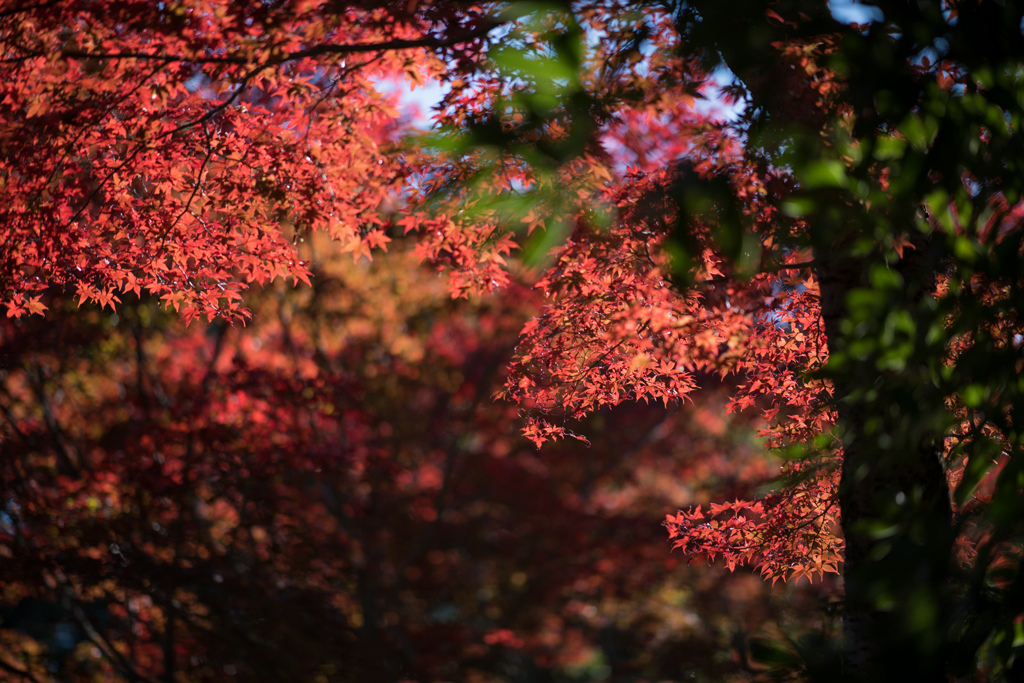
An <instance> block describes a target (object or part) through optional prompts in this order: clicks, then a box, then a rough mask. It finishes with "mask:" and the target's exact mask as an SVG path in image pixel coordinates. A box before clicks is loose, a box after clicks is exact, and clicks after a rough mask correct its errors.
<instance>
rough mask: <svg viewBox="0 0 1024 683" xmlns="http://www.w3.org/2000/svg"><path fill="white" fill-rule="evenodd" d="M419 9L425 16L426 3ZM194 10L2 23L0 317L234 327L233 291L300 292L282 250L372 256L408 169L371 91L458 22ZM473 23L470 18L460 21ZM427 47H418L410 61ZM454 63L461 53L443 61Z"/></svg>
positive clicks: (88, 7)
mask: <svg viewBox="0 0 1024 683" xmlns="http://www.w3.org/2000/svg"><path fill="white" fill-rule="evenodd" d="M428 5H429V3H428ZM393 10H394V8H390V7H389V6H388V5H387V4H385V3H381V4H380V5H379V6H375V4H374V3H363V4H359V5H353V6H351V7H346V8H338V9H332V7H331V3H323V2H309V1H305V0H303V1H295V2H284V3H274V4H265V3H256V4H250V5H246V4H237V3H231V2H222V1H208V0H195V1H188V2H173V3H165V4H162V5H160V6H159V7H154V6H153V4H152V3H149V2H121V3H115V4H111V5H109V6H107V5H103V6H102V7H100V6H97V5H96V4H95V3H91V2H62V3H59V4H57V5H46V6H45V7H43V8H39V9H33V8H31V7H29V8H16V7H12V8H8V7H6V5H5V6H4V8H3V11H2V12H0V54H2V62H0V118H2V119H3V121H4V132H3V133H2V135H0V193H2V202H0V204H2V208H0V222H2V223H3V225H4V226H5V231H6V232H5V239H4V240H3V245H2V247H0V303H3V304H4V305H5V306H6V307H7V312H8V315H10V316H15V317H17V316H20V315H24V314H26V313H41V312H42V310H43V308H42V303H41V300H40V298H39V293H40V292H41V291H42V290H44V289H45V288H46V287H48V286H52V285H56V286H59V287H62V288H64V289H65V290H70V291H73V292H74V293H75V295H76V296H77V297H78V298H79V301H80V302H85V301H95V302H98V303H100V304H101V305H105V306H106V305H109V306H111V307H114V306H115V305H116V304H117V303H119V302H120V301H121V297H122V296H123V295H124V294H126V293H132V294H134V295H136V296H138V295H140V294H141V293H142V292H146V293H149V294H152V295H155V296H158V297H160V298H161V299H162V300H163V301H164V302H165V304H166V305H168V306H172V307H173V308H174V309H175V310H177V311H179V312H180V314H181V315H182V317H183V318H184V319H185V320H191V319H193V318H195V317H197V316H200V315H205V316H207V317H208V318H211V319H212V318H213V317H224V318H228V319H233V318H238V317H243V318H244V317H246V316H247V314H246V313H245V310H244V309H243V308H242V306H241V303H240V298H241V296H240V293H241V291H242V290H244V289H245V288H246V287H247V286H248V284H249V283H252V282H257V283H264V282H267V281H269V280H273V279H274V278H283V277H292V278H294V279H295V280H296V281H304V282H308V279H309V270H308V268H307V266H306V264H305V263H303V262H302V261H301V260H300V259H299V257H298V256H297V254H296V251H295V242H296V241H298V240H300V239H302V238H303V236H304V235H306V234H308V233H309V232H314V231H324V232H327V233H329V234H330V235H331V236H332V237H334V238H335V239H336V240H338V241H340V242H341V243H342V245H343V248H344V249H345V250H346V251H349V252H352V254H353V256H354V257H355V258H359V257H360V256H364V255H365V256H368V255H369V253H370V250H371V249H373V248H375V247H381V246H384V245H385V244H386V242H387V239H388V238H387V237H386V236H385V235H384V233H383V231H382V228H383V227H384V225H385V223H386V222H387V212H388V207H389V206H391V205H392V204H393V201H394V199H395V197H397V196H400V194H401V186H402V182H403V179H404V178H405V177H406V176H407V175H408V173H409V166H408V163H407V162H406V160H405V159H404V158H403V157H402V156H401V155H399V154H395V153H391V152H390V149H389V148H391V147H392V146H393V144H394V142H395V141H396V135H397V129H396V126H395V122H396V120H397V118H398V112H397V111H396V110H395V108H394V102H393V98H392V97H391V96H387V95H383V94H381V93H380V92H379V89H378V88H377V83H378V82H379V81H380V80H382V79H386V78H393V77H399V78H405V77H410V78H414V79H420V80H422V78H423V77H429V76H432V75H435V74H436V73H438V72H439V71H441V70H442V68H443V63H442V62H441V60H440V59H439V58H438V57H437V56H436V55H435V53H434V52H429V51H428V49H430V48H433V49H441V48H446V49H447V48H448V47H449V46H451V45H454V44H455V43H458V42H460V39H461V41H462V42H463V43H466V44H469V43H471V42H472V41H473V40H476V39H478V38H480V37H482V36H483V34H484V31H485V29H486V28H489V25H486V24H484V25H483V28H482V27H481V24H480V23H479V22H480V21H482V18H481V17H482V15H481V14H480V13H479V12H474V11H472V10H471V9H468V8H467V9H466V11H463V12H460V13H457V14H456V13H453V12H447V13H445V12H441V11H439V10H438V9H437V8H430V7H429V6H424V7H422V8H421V7H419V3H408V6H407V7H406V8H405V9H403V10H402V11H398V12H396V11H393ZM474 22H475V23H474ZM425 48H426V49H425ZM448 53H449V54H450V55H455V56H458V55H464V54H465V50H464V49H462V48H460V50H455V51H453V50H450V49H449V50H448Z"/></svg>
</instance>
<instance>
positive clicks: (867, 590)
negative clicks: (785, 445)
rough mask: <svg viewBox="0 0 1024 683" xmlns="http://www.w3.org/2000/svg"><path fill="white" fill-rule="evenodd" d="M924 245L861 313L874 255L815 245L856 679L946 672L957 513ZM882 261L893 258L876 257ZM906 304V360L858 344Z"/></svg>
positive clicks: (919, 677)
mask: <svg viewBox="0 0 1024 683" xmlns="http://www.w3.org/2000/svg"><path fill="white" fill-rule="evenodd" d="M920 246H921V247H922V248H920V249H916V250H911V251H908V252H907V258H905V259H904V260H903V261H901V263H900V264H898V265H897V266H896V267H895V268H894V270H895V272H897V273H899V275H900V277H901V278H902V282H903V287H902V288H901V289H899V288H890V290H888V291H872V292H871V296H877V297H885V298H881V299H878V300H877V301H881V302H883V303H882V304H881V305H880V306H879V307H878V309H877V310H874V309H872V310H873V314H868V315H865V314H864V313H863V311H861V312H860V313H858V314H856V315H854V316H850V315H849V311H848V308H847V302H848V300H849V295H850V293H851V292H852V291H854V290H857V289H861V290H866V289H868V288H869V282H870V277H869V274H870V272H871V270H870V269H871V267H872V265H873V264H872V262H871V261H872V259H870V258H853V257H850V256H844V255H843V252H844V251H846V250H845V249H844V248H842V245H834V244H833V245H829V248H827V249H818V250H816V261H817V263H818V264H819V265H818V268H817V275H818V278H819V282H820V287H821V311H822V317H823V320H824V325H825V331H826V335H827V339H828V346H829V350H830V352H831V354H832V360H833V361H834V362H835V364H834V365H833V364H832V363H830V367H831V373H832V374H831V378H832V381H833V383H834V387H835V399H836V410H837V423H838V434H839V438H840V440H841V443H842V446H843V454H844V460H843V467H842V476H841V481H840V506H841V511H842V521H843V533H844V535H845V538H846V555H845V565H844V578H845V587H846V598H845V601H846V602H845V612H844V670H845V672H846V676H847V679H848V680H852V681H861V680H870V681H890V680H892V681H910V680H913V681H945V680H946V674H945V668H946V667H945V663H944V659H943V645H944V643H945V638H946V633H945V623H946V621H947V619H948V611H949V610H948V585H947V584H948V566H949V561H950V553H951V547H952V516H951V509H950V502H949V492H948V486H947V484H946V478H945V474H944V471H943V466H942V463H941V460H940V457H941V446H942V434H941V424H942V421H941V412H942V408H943V402H942V396H941V395H939V392H938V391H937V390H935V389H934V387H933V386H932V385H931V383H930V382H929V381H928V380H927V372H926V371H924V369H923V366H921V365H920V363H921V362H922V361H921V358H920V357H919V355H920V353H923V351H922V350H921V349H920V347H921V346H923V339H924V331H923V330H922V329H921V328H922V325H921V324H920V323H921V321H920V319H919V318H920V312H921V311H927V310H928V308H927V302H926V299H928V298H929V297H930V295H931V291H932V289H933V286H934V275H933V272H934V271H931V270H929V268H928V267H927V266H928V264H927V263H926V260H927V259H926V257H927V255H926V253H925V249H924V247H925V246H926V245H920ZM874 267H876V268H877V267H882V268H884V267H885V265H884V263H881V262H880V261H877V260H876V261H875V264H874ZM899 309H902V310H904V311H906V312H907V313H909V314H910V315H911V316H916V317H915V320H916V321H917V322H918V325H917V327H916V331H915V332H914V337H915V340H916V341H915V342H914V343H915V348H914V350H913V351H912V352H911V353H910V355H909V360H908V362H907V363H906V366H905V367H902V368H901V367H899V366H898V364H897V365H896V366H895V367H893V366H892V365H891V364H890V365H887V364H886V363H882V362H879V360H878V358H879V355H878V354H879V353H882V352H884V351H885V350H886V349H884V348H877V349H876V350H875V351H874V352H872V353H864V351H863V349H864V348H869V347H865V346H863V345H862V346H861V347H860V348H859V349H857V348H855V347H854V346H853V344H855V343H856V342H857V341H858V340H863V339H865V338H870V337H872V336H873V337H874V338H875V339H881V340H885V339H886V337H885V335H884V334H881V331H882V330H884V329H885V326H886V320H887V318H888V317H889V316H891V315H892V314H893V311H896V310H899ZM847 318H849V320H848V322H846V323H845V324H844V322H843V321H844V319H847ZM872 318H874V319H872ZM925 329H926V326H925Z"/></svg>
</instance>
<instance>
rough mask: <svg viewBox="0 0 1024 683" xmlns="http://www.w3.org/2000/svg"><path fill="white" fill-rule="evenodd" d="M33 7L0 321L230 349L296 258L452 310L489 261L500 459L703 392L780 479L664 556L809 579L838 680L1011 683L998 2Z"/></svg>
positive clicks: (1009, 368)
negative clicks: (503, 416) (511, 325)
mask: <svg viewBox="0 0 1024 683" xmlns="http://www.w3.org/2000/svg"><path fill="white" fill-rule="evenodd" d="M44 5H45V6H38V7H26V8H19V7H11V8H9V9H4V10H2V11H0V21H2V22H3V25H2V33H0V35H2V36H3V40H4V42H3V45H4V58H3V59H4V61H3V68H4V75H5V79H4V85H3V86H0V87H3V88H4V89H5V95H4V98H3V99H2V100H0V106H2V107H4V108H5V109H4V110H3V112H4V119H5V120H6V121H10V123H11V125H10V126H9V127H8V129H7V131H6V132H5V133H4V138H3V142H2V145H3V147H2V150H3V154H2V158H3V162H4V164H5V168H4V172H3V183H4V197H5V203H4V208H3V209H2V210H3V211H4V212H5V213H4V214H3V220H4V226H5V230H6V231H7V232H6V234H5V235H6V236H7V237H9V239H6V240H5V242H4V247H3V248H4V250H5V253H4V261H3V265H2V267H0V278H2V282H3V288H4V295H3V296H4V301H5V304H6V306H7V310H8V315H9V316H10V317H12V318H15V319H18V318H20V317H21V316H23V315H25V314H28V313H34V314H40V313H44V312H45V307H46V306H47V304H46V303H44V302H45V301H47V300H48V299H47V296H48V294H47V292H48V288H51V287H55V288H58V289H61V288H63V289H65V290H73V291H74V292H75V294H76V296H77V297H78V299H79V301H80V302H88V301H94V302H96V303H99V304H101V305H108V306H111V307H113V306H115V305H120V304H122V303H123V301H122V297H123V296H124V294H125V293H126V292H132V293H134V295H145V296H156V297H159V298H161V299H162V300H163V301H164V302H165V303H166V304H168V305H171V306H172V307H174V308H175V309H176V310H178V311H179V312H180V313H181V314H182V316H183V317H184V318H185V319H186V320H191V319H193V318H195V317H197V316H200V315H206V316H208V317H210V318H211V319H212V318H215V317H218V316H219V317H222V318H227V319H232V318H237V317H239V316H241V317H245V316H246V315H247V312H246V310H245V309H244V308H243V307H242V306H241V304H240V303H239V299H240V292H241V290H243V289H244V288H245V286H246V284H247V283H252V282H255V283H259V284H264V283H268V282H269V281H270V280H272V279H273V278H275V277H280V276H292V277H294V278H296V279H298V280H307V279H308V276H309V270H308V265H307V264H306V263H304V262H303V261H302V259H301V258H300V257H299V255H298V251H297V249H296V244H295V242H298V241H299V240H301V239H304V238H307V237H309V236H310V235H312V234H314V233H317V232H324V233H326V234H329V235H331V236H333V237H334V238H335V239H337V240H338V241H339V242H340V243H341V248H342V249H344V250H345V251H346V252H350V253H352V254H353V255H354V256H355V257H356V258H357V259H358V258H361V257H364V256H367V255H369V253H370V250H371V249H373V248H376V247H384V246H386V245H387V243H388V242H389V241H390V240H392V239H394V238H396V237H398V236H399V235H400V234H402V233H406V232H411V233H415V234H417V235H418V237H417V238H416V240H417V241H416V246H415V247H414V248H413V253H415V254H416V255H417V256H418V257H420V258H421V259H422V260H426V261H429V262H430V263H431V264H436V265H440V266H446V267H448V268H449V270H450V280H449V283H450V289H451V293H452V294H453V295H455V296H457V297H458V296H462V297H465V296H473V295H474V294H476V293H478V292H480V291H487V290H493V289H495V288H497V287H500V286H501V285H506V284H508V283H509V282H510V281H511V279H510V274H509V272H510V271H509V268H508V260H509V258H510V256H511V255H512V254H513V253H514V252H515V251H516V249H517V247H522V250H523V253H524V254H525V256H526V261H527V263H529V264H532V265H533V266H538V265H540V266H543V273H542V275H541V277H540V280H539V282H538V288H539V290H540V291H541V292H543V294H545V295H546V297H547V304H546V305H545V308H544V309H543V311H541V313H540V314H539V315H538V316H537V317H535V318H534V319H532V320H531V321H529V322H527V323H526V325H525V327H524V328H523V335H522V337H521V339H520V342H519V345H518V347H517V355H516V357H515V358H514V359H513V361H512V363H511V365H510V367H509V375H508V379H507V382H506V384H505V389H504V391H503V392H502V393H503V396H504V397H505V398H507V399H512V400H513V401H515V402H517V403H519V404H520V406H522V408H523V409H524V411H525V412H526V430H525V434H526V436H527V437H529V438H530V439H532V440H534V441H535V442H537V443H538V444H539V443H541V442H544V441H546V440H549V439H551V438H553V437H562V436H574V435H575V434H574V431H575V432H578V433H579V434H580V435H584V436H583V437H581V438H586V437H585V435H586V434H587V429H586V426H585V425H582V426H579V427H576V426H574V422H575V421H577V420H580V419H582V418H585V417H586V416H587V415H591V414H594V413H600V412H601V411H604V410H607V409H608V408H609V407H611V406H615V405H619V404H621V403H623V402H625V401H660V402H663V403H666V404H667V403H671V402H675V401H678V400H681V399H686V398H687V397H691V398H692V397H694V396H696V395H697V391H698V389H699V388H701V387H705V386H706V385H707V384H708V378H709V377H713V376H717V377H719V378H728V381H729V382H731V385H730V386H732V388H733V392H732V400H731V403H730V409H731V410H733V411H738V412H741V413H743V414H745V415H746V414H747V413H746V412H744V411H753V412H755V413H759V414H760V415H761V417H762V418H763V419H764V420H765V423H766V426H765V428H764V429H763V431H762V435H763V437H764V438H765V443H766V445H767V446H768V447H769V448H770V449H773V450H774V451H775V452H776V453H777V454H779V455H781V456H782V457H783V459H784V464H783V466H782V476H781V479H780V480H779V481H778V482H777V484H778V485H777V486H776V488H775V491H774V492H772V493H768V494H766V495H762V496H754V495H740V496H738V497H737V499H736V500H734V501H731V502H718V503H711V502H710V501H708V502H706V503H705V504H703V505H700V506H699V507H695V508H690V509H688V510H683V511H681V512H679V513H677V514H674V515H670V516H669V518H668V519H667V522H666V524H667V526H668V529H669V533H670V536H671V537H672V539H673V541H674V543H675V545H676V546H677V547H678V548H681V549H682V550H683V551H684V552H686V553H688V554H689V555H690V556H691V557H692V556H696V555H701V554H703V555H707V556H709V557H712V558H714V557H722V558H724V559H725V561H726V563H727V565H728V566H729V567H730V568H733V567H735V566H737V565H738V564H752V565H754V566H755V567H757V568H758V569H759V570H760V572H761V573H762V574H763V575H764V576H765V577H767V578H771V579H772V580H773V581H774V580H775V579H778V578H787V579H790V580H796V579H799V578H802V577H815V576H821V575H822V574H825V573H837V572H839V571H840V570H841V571H842V572H843V575H844V588H845V598H844V610H843V611H844V648H843V655H842V662H841V664H842V667H843V675H845V676H847V677H848V678H850V679H853V680H860V679H864V678H868V677H872V678H878V677H880V676H881V677H883V678H885V679H892V680H904V679H907V678H908V677H917V678H919V679H921V680H944V679H945V676H946V675H947V674H949V673H954V674H957V675H962V676H967V675H978V676H985V677H991V678H993V679H996V678H999V677H1004V678H1008V677H1012V676H1013V675H1014V674H1015V671H1016V669H1019V667H1020V664H1019V663H1016V662H1018V659H1019V658H1018V654H1019V652H1018V650H1019V648H1020V647H1021V646H1020V645H1019V644H1015V643H1017V640H1018V639H1017V637H1016V629H1017V621H1018V618H1019V615H1020V614H1021V613H1024V605H1021V598H1020V584H1019V582H1020V580H1021V579H1020V573H1019V571H1018V570H1017V567H1018V562H1019V556H1020V550H1019V548H1020V542H1019V540H1020V533H1021V530H1020V528H1019V523H1018V522H1017V520H1019V519H1020V517H1021V515H1020V514H1019V513H1020V512H1021V509H1020V508H1021V496H1020V491H1019V486H1018V483H1017V479H1018V472H1017V469H1016V468H1018V467H1020V466H1021V464H1022V463H1024V460H1022V459H1021V458H1019V457H1017V458H1015V457H1014V455H1015V454H1016V452H1017V450H1019V448H1020V430H1019V427H1018V426H1015V425H1016V424H1017V423H1019V421H1020V418H1019V415H1017V414H1016V413H1019V411H1020V403H1021V399H1020V395H1021V392H1022V391H1024V387H1022V385H1021V384H1020V382H1019V381H1016V380H1015V376H1014V373H1018V374H1019V373H1020V370H1021V357H1020V354H1021V347H1022V343H1021V328H1020V323H1019V318H1018V315H1019V314H1018V310H1017V308H1018V306H1019V303H1018V302H1019V301H1020V300H1021V297H1020V291H1019V290H1020V287H1021V277H1020V262H1021V230H1020V218H1021V210H1020V204H1019V202H1020V197H1019V186H1020V184H1021V183H1020V181H1021V177H1020V171H1019V169H1018V167H1017V162H1016V161H1015V160H1016V159H1019V158H1021V155H1020V151H1021V150H1020V149H1019V145H1020V143H1019V137H1018V136H1017V134H1016V131H1017V129H1018V128H1019V125H1020V115H1021V111H1020V108H1021V105H1020V98H1019V97H1018V93H1019V90H1020V85H1019V77H1020V69H1021V63H1022V55H1024V52H1022V50H1024V47H1022V40H1024V39H1022V37H1021V35H1020V30H1019V27H1020V25H1021V19H1022V16H1024V12H1022V11H1021V9H1020V8H1019V7H1018V6H1017V5H1016V4H1015V3H1013V2H1005V3H995V2H987V1H985V0H983V1H982V2H979V3H954V2H948V3H935V4H929V3H925V4H921V5H919V6H915V7H909V6H907V7H903V6H900V7H889V6H886V7H874V6H868V5H864V6H862V13H863V15H862V17H861V18H860V19H858V21H861V22H862V23H859V24H854V25H850V24H849V22H847V23H844V22H841V21H838V20H836V19H835V18H834V17H833V16H832V14H831V12H830V11H829V9H828V7H827V5H825V4H824V3H800V2H783V1H780V2H754V1H753V0H751V1H749V2H741V3H739V4H738V5H737V4H731V5H730V6H728V7H723V6H716V5H714V4H712V3H704V2H671V1H667V0H666V1H655V0H650V1H647V2H644V1H635V2H618V1H616V0H603V1H598V0H593V1H590V2H583V1H581V2H572V3H556V4H552V5H534V4H528V3H516V2H510V3H486V4H481V5H473V4H469V3H466V4H463V3H453V4H442V3H429V2H415V1H414V2H409V3H372V2H370V3H361V4H354V5H352V6H348V5H346V6H343V7H335V6H334V5H333V4H331V3H315V2H309V3H287V2H286V3H278V4H263V5H254V6H252V7H248V6H246V7H244V8H239V7H235V6H234V5H231V4H227V3H215V2H208V3H199V2H197V3H182V4H174V3H171V4H167V5H164V6H161V7H160V8H159V11H157V12H155V13H154V12H152V11H149V9H150V8H148V7H145V8H144V7H142V4H141V3H137V4H136V3H119V4H117V5H111V6H110V7H106V6H98V5H96V4H95V3H84V2H83V3H74V2H68V3H59V4H56V5H49V4H44ZM726 68H727V69H729V70H730V71H729V72H728V73H727V72H726V71H725V69H726ZM388 77H401V78H410V79H412V80H413V81H416V80H420V79H428V78H435V79H437V80H439V81H440V82H442V83H444V84H445V86H446V90H445V93H444V95H443V98H442V100H441V102H440V104H439V105H438V108H437V120H438V123H439V124H440V125H441V126H442V128H441V129H440V132H439V133H438V134H436V135H434V136H431V137H429V138H425V139H421V140H420V144H419V145H418V146H417V145H413V144H412V143H410V142H408V141H405V142H403V138H402V131H401V129H400V125H399V122H398V117H397V113H396V112H395V109H394V108H395V101H394V99H393V97H392V98H391V99H389V97H388V96H386V95H382V94H381V93H380V89H379V88H378V87H377V84H378V82H379V81H380V79H383V78H388ZM714 102H718V103H724V104H725V105H730V104H736V105H739V106H740V110H739V111H738V113H737V112H735V111H734V112H733V113H732V114H731V115H727V112H723V111H716V108H715V107H716V105H715V104H714ZM423 199H429V202H428V203H426V204H424V203H423V202H422V201H421V200H423ZM551 247H557V249H556V251H555V253H554V254H553V255H552V256H551V257H550V259H551V260H550V261H548V262H546V261H545V258H547V254H548V251H549V249H550V248H551ZM191 339H193V340H194V341H193V343H195V340H198V339H201V337H191ZM315 356H316V354H315V353H314V354H313V357H314V359H315ZM297 372H298V371H297V370H294V371H293V372H292V373H291V374H292V375H295V373H297ZM198 387H199V389H200V391H198V393H199V394H200V395H203V394H205V393H208V391H205V390H206V389H207V387H205V386H204V383H203V382H199V384H198ZM294 388H295V389H296V390H297V389H298V387H294ZM306 388H307V387H303V388H302V391H306ZM312 390H313V392H314V395H315V393H316V391H317V390H320V389H318V388H316V387H314V388H312ZM322 390H325V391H326V390H327V388H326V387H325V388H323V389H322ZM196 405H203V406H204V407H203V408H202V409H199V408H197V409H196V410H199V411H200V413H199V414H202V415H206V416H207V417H209V416H208V415H207V414H206V413H205V412H204V411H206V410H209V409H210V407H209V406H208V405H207V404H201V403H197V404H196ZM45 413H46V411H45V410H44V411H43V412H42V420H43V423H46V422H47V420H48V418H46V414H45ZM273 433H275V434H277V433H278V432H277V431H273ZM274 438H280V436H278V437H274ZM268 439H270V433H268ZM270 440H271V441H273V439H270ZM296 448H297V447H296ZM61 452H62V450H61V449H60V448H57V449H56V450H55V455H54V457H55V458H56V460H54V464H53V467H55V468H58V469H60V468H64V469H67V468H69V467H70V465H69V463H67V462H63V460H64V458H63V457H62V456H61V455H60V453H61ZM1015 462H1016V463H1017V464H1016V465H1015V464H1014V463H1015ZM382 466H383V465H382ZM769 476H770V475H769V474H768V473H767V472H766V473H765V477H766V478H768V477H769ZM719 500H724V499H719ZM680 502H682V501H680ZM282 504H283V503H282ZM218 514H221V513H218ZM223 514H224V515H227V516H228V517H230V514H229V513H228V512H226V511H224V512H223ZM840 562H842V567H840ZM502 637H504V636H502ZM167 651H168V648H164V652H165V653H166V652H167ZM111 658H112V659H117V657H116V655H115V653H114V651H113V650H112V651H111ZM1015 663H1016V669H1015V668H1014V667H1015ZM122 665H123V662H122ZM169 668H172V667H170V664H166V665H165V670H168V669H169Z"/></svg>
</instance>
